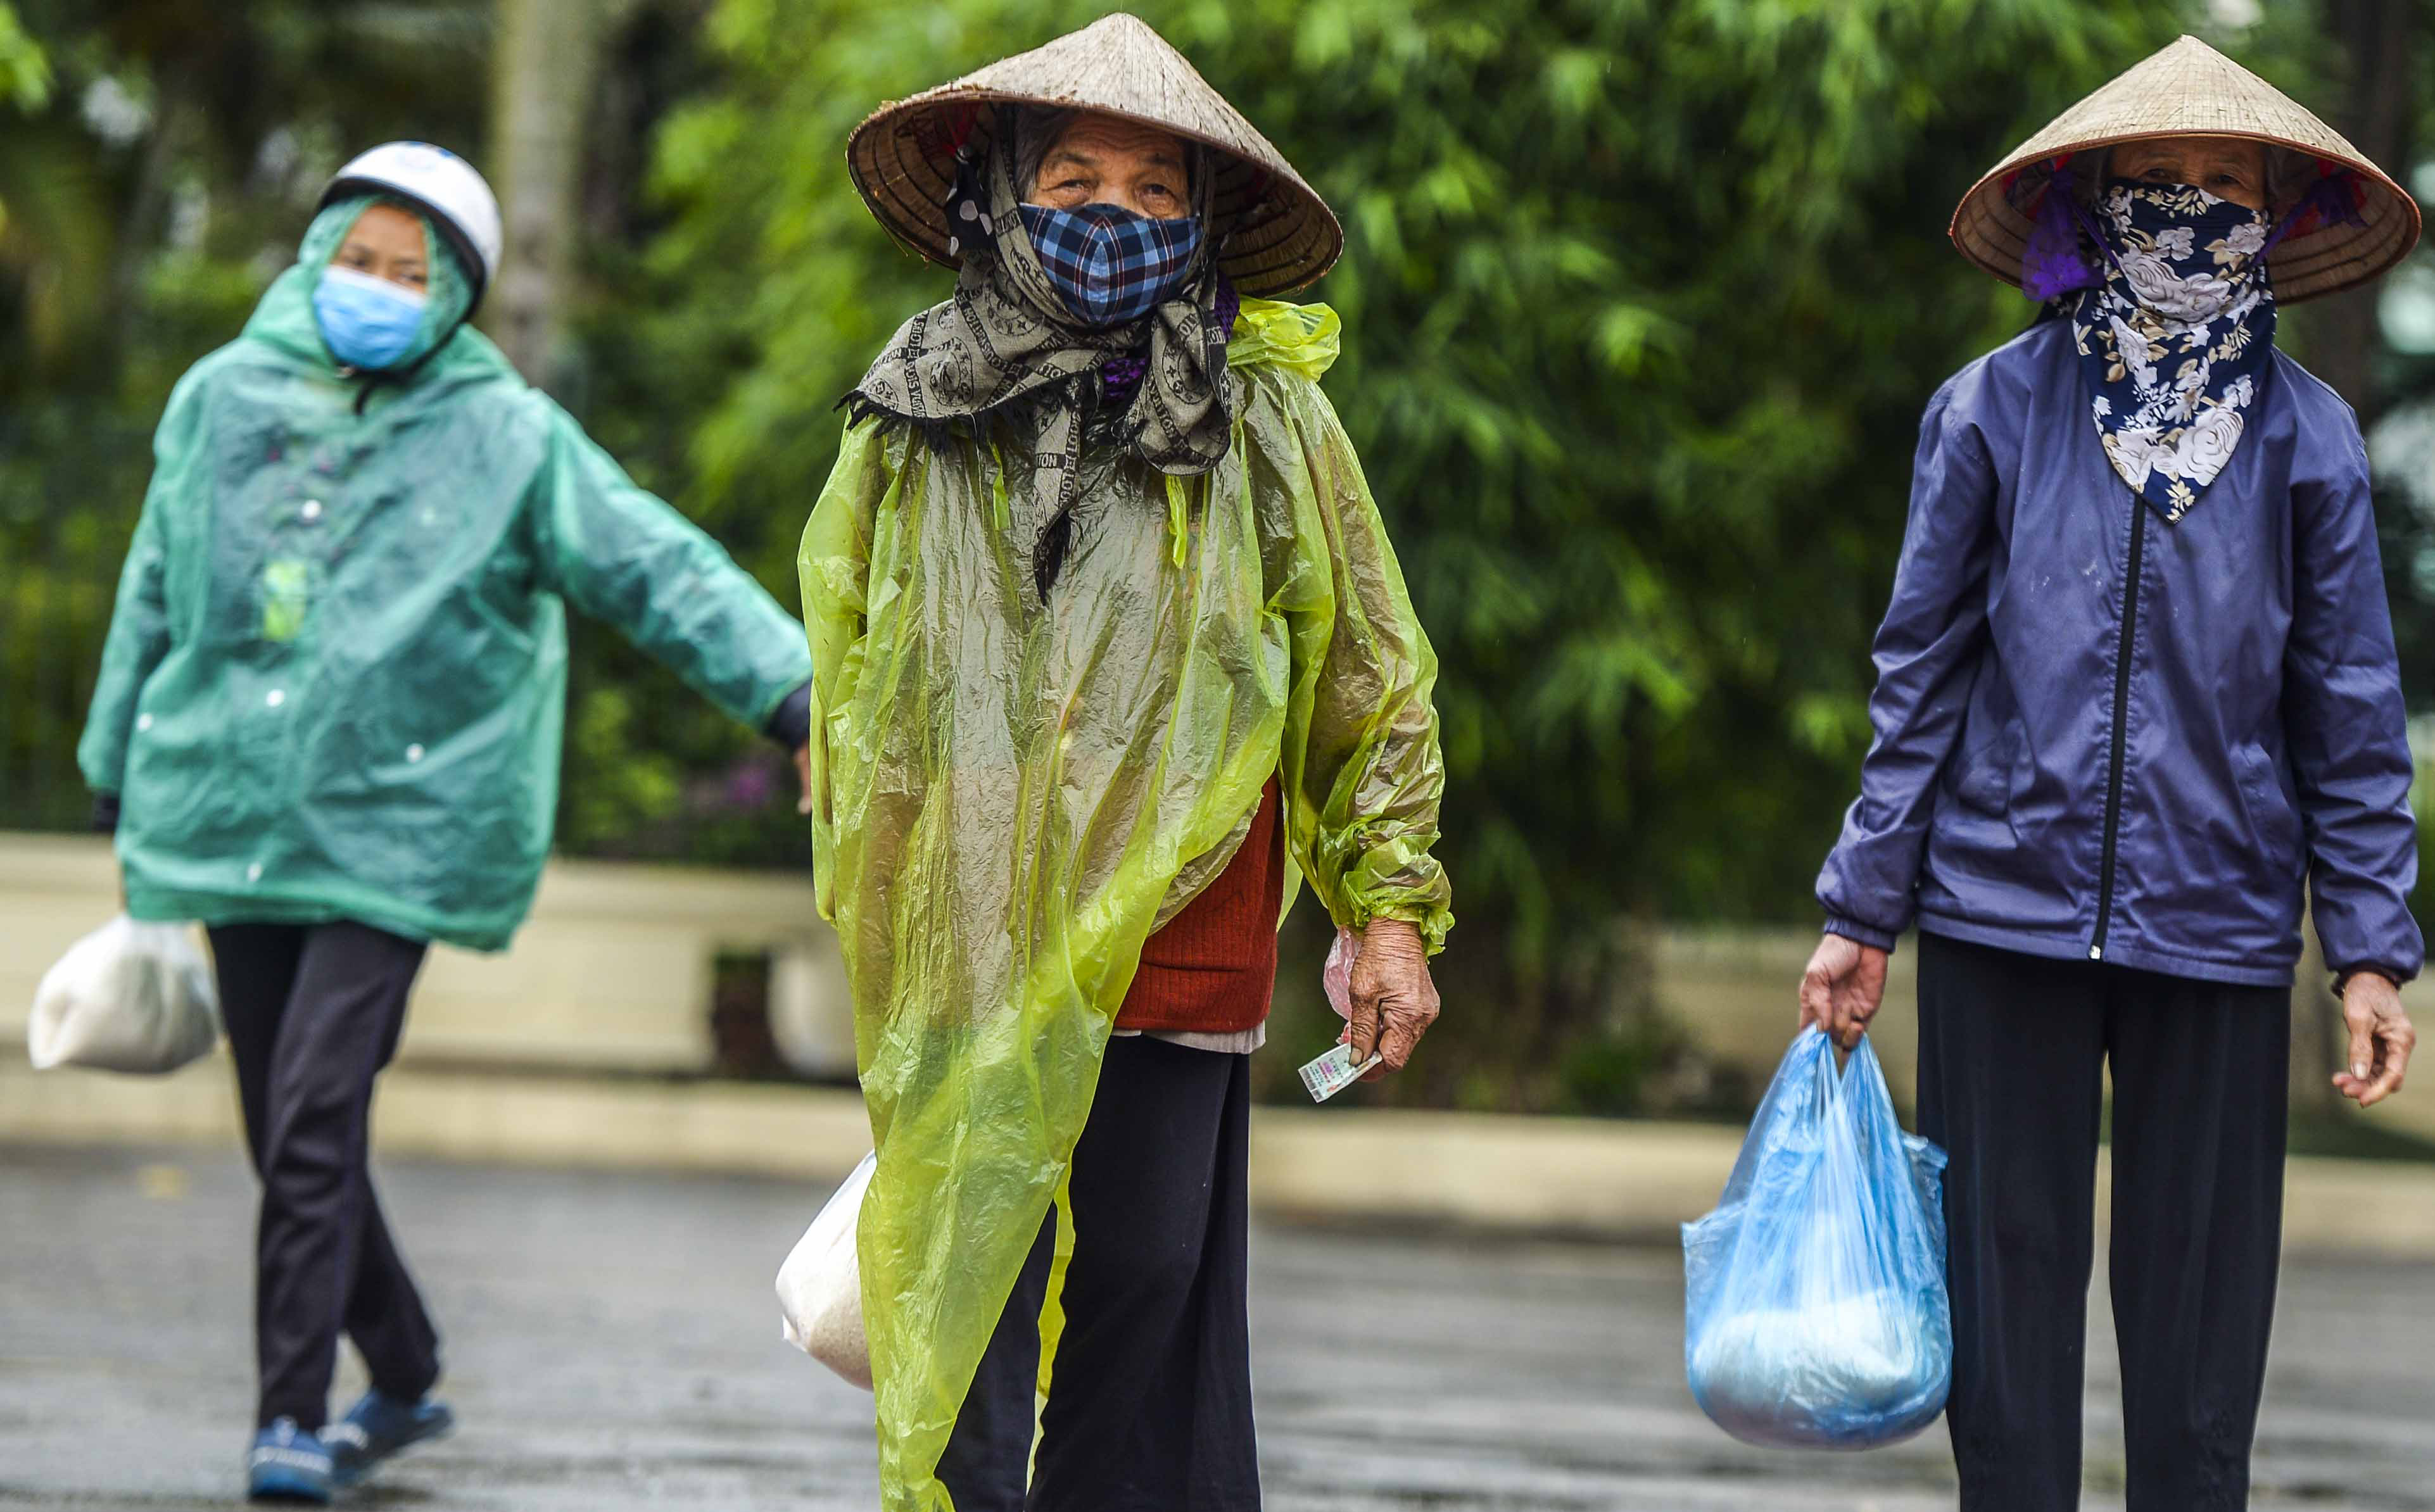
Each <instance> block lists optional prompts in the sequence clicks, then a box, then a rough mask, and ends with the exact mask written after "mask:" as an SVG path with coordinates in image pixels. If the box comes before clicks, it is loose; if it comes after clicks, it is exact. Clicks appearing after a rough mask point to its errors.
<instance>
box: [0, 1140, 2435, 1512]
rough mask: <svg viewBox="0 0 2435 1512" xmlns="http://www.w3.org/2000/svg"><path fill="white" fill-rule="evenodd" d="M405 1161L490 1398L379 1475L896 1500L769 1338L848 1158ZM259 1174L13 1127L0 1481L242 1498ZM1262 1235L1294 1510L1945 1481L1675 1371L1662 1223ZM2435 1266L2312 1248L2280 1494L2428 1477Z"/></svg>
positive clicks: (4, 1152) (2280, 1354) (1684, 1499)
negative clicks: (817, 1180) (1778, 1427)
mask: <svg viewBox="0 0 2435 1512" xmlns="http://www.w3.org/2000/svg"><path fill="white" fill-rule="evenodd" d="M384 1183H385V1185H384V1194H385V1198H386V1200H387V1201H388V1203H389V1209H390V1211H391V1212H392V1214H393V1216H394V1218H395V1221H396V1223H397V1226H398V1228H399V1229H400V1231H401V1233H402V1234H403V1236H404V1240H405V1243H406V1246H407V1249H408V1253H409V1255H410V1257H411V1259H412V1261H413V1263H415V1264H416V1266H417V1267H418V1269H419V1270H420V1271H421V1272H422V1273H423V1277H424V1279H425V1280H426V1282H427V1283H428V1285H429V1287H430V1290H431V1292H432V1297H433V1302H434V1305H435V1308H436V1310H437V1312H438V1314H439V1316H440V1323H441V1326H442V1328H443V1330H444V1331H445V1332H447V1334H448V1336H449V1341H450V1343H449V1358H450V1362H451V1376H450V1383H449V1387H450V1395H451V1397H452V1398H453V1400H455V1402H456V1404H457V1406H458V1411H459V1413H460V1415H461V1417H463V1419H464V1422H465V1427H464V1430H463V1432H462V1433H461V1434H460V1435H458V1437H457V1438H455V1439H453V1440H451V1441H449V1442H447V1443H445V1444H442V1445H439V1446H436V1447H434V1448H432V1449H430V1450H428V1451H425V1452H422V1453H420V1454H419V1455H418V1456H416V1457H413V1458H411V1459H409V1460H408V1461H406V1463H404V1464H402V1465H400V1466H398V1467H396V1468H395V1469H394V1470H393V1471H392V1472H391V1473H389V1475H388V1476H386V1477H385V1478H384V1480H383V1481H382V1482H380V1483H379V1484H378V1485H377V1486H374V1487H372V1488H371V1489H369V1490H367V1491H366V1492H365V1493H363V1494H362V1495H361V1496H360V1497H358V1499H357V1504H359V1505H366V1506H373V1507H389V1508H398V1509H422V1508H430V1509H435V1512H436V1509H442V1508H445V1509H450V1512H454V1509H458V1508H465V1509H471V1512H492V1509H495V1512H510V1509H513V1512H623V1509H629V1508H641V1507H653V1508H677V1509H682V1512H728V1509H746V1508H788V1509H802V1512H829V1509H855V1512H865V1509H868V1508H870V1507H871V1506H872V1504H873V1503H874V1500H875V1493H874V1488H873V1487H874V1483H873V1480H872V1465H871V1462H872V1452H871V1429H870V1423H869V1417H868V1414H869V1403H870V1399H869V1398H868V1397H866V1396H864V1395H862V1394H861V1393H858V1392H855V1391H854V1390H852V1389H850V1388H848V1387H847V1386H845V1385H843V1384H841V1383H838V1382H836V1381H834V1380H832V1379H831V1378H829V1377H828V1376H827V1375H826V1374H825V1373H824V1372H822V1371H821V1370H820V1369H819V1368H818V1367H817V1366H813V1365H811V1364H810V1363H809V1362H808V1361H806V1360H804V1359H803V1357H802V1356H801V1355H799V1354H796V1353H794V1352H793V1351H792V1350H789V1349H786V1347H784V1346H783V1345H781V1344H780V1343H779V1342H778V1338H777V1320H776V1314H775V1309H774V1303H773V1302H772V1300H771V1297H770V1292H769V1278H770V1275H771V1273H772V1272H773V1271H774V1270H775V1269H776V1266H777V1263H778V1261H779V1260H780V1259H781V1258H782V1257H783V1256H784V1255H785V1253H786V1248H787V1246H789V1245H790V1244H791V1243H792V1241H793V1240H794V1238H795V1236H796V1234H797V1233H798V1232H800V1230H801V1229H802V1226H803V1223H804V1222H806V1221H807V1220H808V1217H809V1215H810V1213H811V1211H813V1210H814V1209H815V1208H816V1207H817V1206H818V1203H819V1200H820V1196H821V1195H822V1194H821V1193H820V1192H818V1191H810V1190H804V1189H802V1188H799V1187H793V1186H789V1185H786V1184H783V1183H774V1182H766V1181H748V1180H727V1179H704V1178H699V1177H665V1176H636V1175H610V1174H599V1173H592V1174H567V1173H560V1172H545V1171H531V1170H496V1169H483V1168H465V1167H452V1166H440V1165H404V1166H398V1167H394V1168H390V1169H388V1170H386V1171H385V1172H384ZM250 1201H251V1193H250V1183H249V1181H248V1179H247V1177H245V1175H244V1173H243V1171H242V1170H241V1168H240V1167H239V1166H238V1164H237V1163H236V1160H235V1159H234V1157H233V1154H230V1155H223V1154H219V1153H197V1152H194V1151H179V1152H167V1153H159V1152H156V1153H151V1154H144V1153H129V1152H121V1151H91V1152H87V1151H37V1150H32V1149H23V1148H5V1147H0V1512H10V1509H14V1508H18V1507H43V1508H60V1509H76V1512H86V1509H99V1508H112V1509H125V1512H172V1509H186V1508H201V1507H215V1506H224V1505H228V1504H230V1503H231V1501H232V1500H233V1490H234V1487H235V1485H236V1473H235V1472H236V1464H237V1460H238V1458H239V1451H240V1448H241V1442H242V1440H243V1438H244V1436H245V1431H246V1428H247V1418H248V1404H249V1397H250V1343H249V1337H248V1331H247V1323H248V1319H249V1317H250V1308H251V1299H250V1290H251V1289H250V1278H249V1273H248V1269H247V1265H246V1256H247V1252H248V1245H249V1240H250V1229H251V1222H252V1220H251V1211H250ZM1255 1248H1256V1254H1255V1256H1254V1262H1255V1277H1256V1280H1255V1288H1256V1291H1255V1297H1254V1300H1253V1309H1254V1325H1255V1331H1256V1337H1255V1341H1254V1347H1255V1349H1256V1351H1257V1355H1256V1358H1257V1361H1258V1366H1259V1372H1260V1375H1259V1386H1260V1399H1259V1411H1260V1417H1261V1422H1262V1425H1263V1433H1262V1450H1263V1454H1264V1468H1265V1472H1266V1477H1267V1482H1268V1488H1269V1506H1270V1507H1271V1508H1272V1509H1275V1512H1390V1509H1404V1512H1408V1509H1415V1508H1425V1509H1431V1512H1443V1509H1450V1508H1482V1509H1495V1512H1704V1509H1718V1512H1723V1509H1732V1512H1826V1509H1837V1512H1927V1509H1930V1508H1938V1507H1950V1506H1951V1505H1952V1504H1953V1503H1952V1492H1951V1489H1950V1487H1951V1485H1952V1473H1951V1469H1950V1464H1949V1461H1948V1459H1947V1456H1946V1453H1945V1450H1944V1443H1943V1433H1942V1430H1941V1429H1938V1430H1931V1431H1930V1433H1929V1434H1928V1435H1926V1436H1925V1437H1923V1438H1921V1439H1919V1440H1915V1441H1914V1442H1912V1443H1910V1444H1908V1445H1905V1446H1903V1447H1901V1448H1898V1449H1894V1450H1890V1451H1882V1452H1876V1453H1871V1454H1860V1455H1844V1456H1838V1455H1812V1454H1786V1453H1772V1452H1761V1451H1757V1450H1751V1449H1746V1448H1744V1447H1742V1446H1739V1445H1736V1444H1735V1443H1733V1442H1731V1441H1729V1440H1727V1439H1726V1438H1725V1437H1724V1436H1723V1435H1720V1434H1718V1433H1717V1432H1716V1431H1715V1430H1714V1429H1712V1428H1710V1427H1709V1426H1708V1425H1707V1423H1706V1422H1705V1420H1704V1419H1703V1418H1701V1417H1700V1415H1699V1412H1698V1410H1697V1409H1696V1408H1695V1407H1694V1406H1693V1405H1692V1403H1691V1401H1690V1399H1689V1397H1688V1396H1687V1395H1686V1394H1685V1392H1684V1388H1683V1384H1682V1373H1681V1369H1680V1366H1679V1363H1678V1362H1679V1356H1680V1350H1681V1348H1682V1342H1681V1305H1682V1303H1681V1296H1680V1290H1679V1278H1678V1271H1679V1266H1678V1263H1677V1262H1676V1260H1675V1258H1674V1257H1673V1256H1672V1255H1670V1254H1667V1253H1665V1252H1662V1251H1646V1250H1618V1249H1611V1248H1601V1247H1589V1246H1563V1245H1513V1244H1505V1243H1488V1242H1482V1241H1462V1240H1449V1239H1415V1238H1404V1237H1382V1236H1376V1235H1369V1236H1361V1235H1352V1234H1338V1233H1325V1232H1313V1231H1308V1230H1294V1229H1274V1228H1271V1229H1265V1230H1263V1231H1262V1232H1260V1233H1259V1234H1258V1235H1257V1237H1256V1240H1255ZM2430 1295H2435V1266H2427V1265H2420V1266H2408V1267H2403V1266H2392V1265H2371V1264H2364V1263H2335V1262H2323V1261H2318V1262H2308V1263H2301V1264H2299V1265H2297V1266H2295V1267H2294V1268H2293V1269H2292V1270H2291V1271H2290V1272H2289V1273H2288V1276H2287V1280H2286V1285H2285V1292H2284V1308H2283V1317H2282V1326H2281V1332H2280V1334H2279V1336H2278V1342H2277V1357H2276V1365H2275V1375H2274V1380H2273V1385H2272V1390H2271V1402H2270V1406H2269V1410H2268V1417H2267V1421H2266V1425H2265V1429H2264V1435H2263V1436H2264V1442H2263V1444H2262V1446H2261V1452H2260V1456H2259V1494H2258V1497H2257V1500H2256V1503H2255V1504H2256V1505H2257V1506H2258V1507H2261V1508H2270V1507H2272V1508H2285V1507H2288V1508H2299V1507H2306V1508H2309V1509H2311V1512H2331V1509H2344V1508H2347V1509H2356V1512H2405V1509H2407V1512H2435V1431H2430V1426H2429V1425H2430V1423H2435V1305H2430V1303H2429V1297H2430ZM2109 1327H2110V1325H2108V1324H2107V1323H2106V1321H2105V1320H2104V1319H2103V1318H2102V1317H2101V1316H2100V1317H2099V1318H2098V1322H2097V1329H2098V1336H2097V1337H2096V1338H2095V1339H2094V1340H2092V1345H2091V1349H2090V1351H2089V1352H2090V1358H2091V1359H2092V1360H2095V1361H2098V1362H2100V1363H2099V1365H2098V1379H2097V1380H2096V1381H2094V1382H2092V1400H2091V1405H2090V1414H2089V1419H2090V1420H2089V1435H2090V1436H2089V1465H2090V1485H2091V1486H2092V1492H2091V1494H2090V1496H2089V1498H2088V1501H2087V1503H2086V1504H2087V1505H2088V1506H2089V1507H2090V1508H2092V1509H2098V1508H2109V1507H2112V1508H2118V1507H2119V1506H2120V1502H2119V1499H2118V1494H2115V1495H2109V1491H2108V1488H2109V1487H2116V1486H2119V1483H2120V1465H2119V1455H2120V1447H2119V1446H2120V1433H2119V1423H2118V1419H2117V1418H2116V1415H2115V1412H2114V1409H2113V1407H2112V1405H2111V1397H2112V1392H2113V1380H2112V1376H2111V1369H2110V1365H2109V1364H2106V1363H2105V1362H2108V1361H2109V1360H2110V1356H2111V1353H2112V1349H2111V1343H2110V1339H2109V1338H2108V1337H2107V1333H2106V1331H2107V1329H2108V1328H2109ZM351 1368H352V1367H351ZM354 1384H355V1380H354V1377H353V1376H352V1374H350V1375H349V1376H348V1377H346V1378H345V1379H343V1380H342V1382H341V1389H342V1390H347V1391H352V1390H353V1389H354Z"/></svg>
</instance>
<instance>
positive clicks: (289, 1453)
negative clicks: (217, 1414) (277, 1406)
mask: <svg viewBox="0 0 2435 1512" xmlns="http://www.w3.org/2000/svg"><path fill="white" fill-rule="evenodd" d="M245 1477H246V1488H245V1496H246V1500H247V1501H249V1502H301V1503H307V1504H310V1505H313V1506H327V1505H329V1503H330V1451H329V1450H328V1449H327V1448H325V1447H324V1446H323V1445H322V1443H321V1441H320V1440H319V1438H316V1437H314V1436H313V1435H311V1434H308V1433H306V1432H304V1431H303V1430H302V1429H301V1428H299V1427H297V1426H296V1419H295V1418H293V1417H282V1418H280V1419H279V1420H278V1421H277V1422H274V1423H272V1424H271V1425H270V1426H269V1427H268V1428H266V1429H264V1430H263V1431H262V1432H260V1433H258V1434H256V1435H253V1452H251V1453H250V1454H248V1455H247V1456H246V1461H245Z"/></svg>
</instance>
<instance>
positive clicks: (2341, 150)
mask: <svg viewBox="0 0 2435 1512" xmlns="http://www.w3.org/2000/svg"><path fill="white" fill-rule="evenodd" d="M2167 136H2236V137H2247V138H2249V139H2251V140H2252V141H2256V142H2264V143H2268V144H2271V145H2272V146H2279V147H2288V148H2291V149H2292V150H2294V151H2298V152H2305V153H2307V154H2308V155H2309V156H2311V157H2313V158H2316V159H2317V160H2318V161H2319V162H2320V163H2326V164H2330V165H2332V166H2333V167H2335V168H2346V169H2349V170H2351V172H2352V173H2353V174H2354V175H2356V177H2355V178H2353V179H2352V180H2350V185H2351V191H2350V193H2351V198H2352V202H2353V205H2354V207H2355V209H2356V211H2357V223H2356V224H2354V223H2352V222H2350V221H2348V220H2344V219H2340V218H2334V219H2328V218H2326V217H2323V216H2322V215H2305V216H2303V217H2302V218H2301V219H2300V220H2299V221H2298V222H2297V223H2295V225H2294V227H2293V229H2292V231H2291V232H2290V233H2289V234H2288V235H2286V236H2285V237H2284V238H2283V240H2282V242H2281V243H2280V244H2279V245H2277V246H2276V247H2275V249H2274V250H2273V252H2272V254H2271V258H2270V260H2269V266H2271V268H2272V269H2273V275H2274V297H2275V298H2276V299H2277V300H2278V301H2282V302H2284V303H2287V304H2288V303H2289V302H2290V301H2294V300H2305V299H2310V298H2313V297H2315V296H2317V295H2320V294H2331V293H2332V292H2334V291H2335V290H2336V289H2344V288H2348V287H2350V286H2351V285H2352V284H2354V283H2365V282H2366V281H2367V280H2369V279H2372V278H2374V277H2375V276H2376V275H2377V274H2378V273H2381V272H2383V271H2384V270H2385V269H2386V268H2388V267H2391V266H2392V265H2393V264H2395V263H2397V262H2399V261H2401V259H2402V258H2403V257H2405V256H2407V255H2408V254H2409V249H2410V248H2411V247H2413V246H2415V245H2416V244H2417V241H2418V229H2419V216H2418V202H2417V201H2416V200H2414V199H2412V198H2410V197H2409V194H2408V193H2407V192H2405V191H2404V190H2403V189H2402V187H2401V186H2400V185H2399V184H2397V183H2394V182H2393V181H2392V179H2391V178H2390V177H2388V176H2387V175H2386V174H2385V172H2384V170H2383V169H2381V168H2378V167H2377V166H2376V165H2375V163H2370V162H2369V161H2368V160H2367V158H2366V157H2365V156H2364V155H2363V154H2362V153H2361V152H2360V151H2359V150H2358V148H2357V147H2355V146H2351V145H2350V144H2349V143H2348V142H2346V141H2344V140H2342V136H2341V133H2340V132H2339V131H2337V130H2335V129H2333V128H2332V127H2329V126H2327V125H2326V124H2325V123H2324V122H2323V121H2320V120H2318V119H2317V118H2316V117H2315V116H2314V115H2311V114H2309V113H2308V112H2306V111H2305V110H2302V109H2301V108H2300V106H2299V105H2298V104H2297V103H2296V102H2294V101H2293V100H2292V99H2291V98H2290V97H2289V96H2288V95H2287V94H2284V93H2283V92H2282V91H2280V90H2278V89H2276V88H2275V87H2274V86H2273V85H2271V84H2269V83H2268V82H2266V80H2264V79H2262V78H2260V77H2257V76H2256V75H2255V74H2253V73H2251V72H2250V71H2249V70H2248V69H2245V68H2243V67H2241V66H2240V65H2239V64H2238V63H2236V62H2234V61H2233V60H2231V59H2229V58H2226V57H2225V56H2224V55H2223V54H2221V53H2219V52H2217V51H2216V50H2215V49H2214V48H2212V47H2210V46H2208V45H2207V44H2206V43H2202V42H2201V41H2199V40H2198V39H2197V38H2196V37H2184V38H2183V39H2182V40H2181V41H2179V42H2176V43H2173V44H2172V45H2171V46H2169V47H2167V48H2165V49H2164V50H2163V51H2162V52H2159V53H2157V54H2156V55H2155V56H2154V57H2152V58H2150V59H2149V60H2147V61H2145V62H2143V63H2140V64H2139V65H2137V66H2136V67H2134V68H2132V69H2130V70H2129V71H2127V72H2125V73H2124V74H2122V75H2121V76H2120V77H2117V78H2116V79H2115V80H2114V81H2113V82H2112V83H2110V84H2107V85H2106V86H2105V87H2104V88H2102V89H2099V90H2098V91H2097V92H2096V93H2095V94H2091V95H2089V96H2088V97H2087V98H2086V99H2084V100H2081V102H2080V103H2079V104H2077V105H2075V106H2073V107H2072V108H2071V109H2070V110H2067V111H2065V112H2063V113H2062V114H2061V115H2058V116H2056V117H2055V118H2054V119H2053V120H2052V121H2051V122H2049V123H2047V125H2046V129H2044V130H2042V131H2040V132H2038V134H2037V135H2035V136H2033V137H2031V138H2029V140H2028V141H2027V142H2024V143H2022V144H2021V145H2020V146H2017V147H2015V148H2013V149H2012V151H2011V152H2010V153H2008V154H2006V155H2005V158H2004V161H2003V162H2001V163H1997V164H1995V167H1994V168H1992V169H1990V170H1989V171H1988V174H1987V176H1986V177H1985V178H1983V179H1981V180H1978V181H1977V183H1976V184H1974V185H1973V186H1972V187H1971V190H1970V192H1969V193H1968V194H1966V195H1964V196H1962V197H1961V204H1960V208H1959V209H1957V210H1956V211H1955V212H1954V213H1953V227H1952V235H1953V244H1954V245H1955V246H1956V247H1959V248H1960V249H1961V254H1962V255H1963V256H1964V257H1967V258H1969V259H1970V260H1971V261H1972V262H1974V263H1976V264H1977V265H1978V266H1980V267H1983V268H1985V269H1986V270H1987V271H1988V272H1990V273H1993V274H1995V276H1996V277H1997V278H2000V279H2002V280H2003V281H2004V282H2006V283H2014V284H2017V283H2020V282H2021V254H2022V252H2023V251H2024V250H2025V249H2027V247H2028V246H2029V231H2030V216H2031V215H2032V214H2033V213H2034V211H2035V210H2036V208H2037V200H2038V197H2039V195H2040V194H2041V193H2042V192H2043V191H2044V189H2045V186H2046V180H2048V178H2049V177H2050V176H2051V174H2052V171H2053V164H2054V161H2055V160H2056V159H2058V158H2062V157H2065V156H2067V155H2069V154H2071V153H2075V152H2085V151H2088V150H2091V149H2093V148H2098V147H2109V146H2116V145H2118V144H2120V143H2124V142H2139V141H2146V140H2150V139H2152V138H2155V137H2167Z"/></svg>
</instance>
